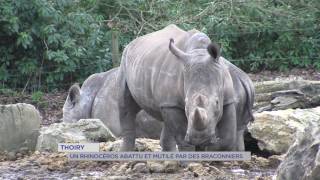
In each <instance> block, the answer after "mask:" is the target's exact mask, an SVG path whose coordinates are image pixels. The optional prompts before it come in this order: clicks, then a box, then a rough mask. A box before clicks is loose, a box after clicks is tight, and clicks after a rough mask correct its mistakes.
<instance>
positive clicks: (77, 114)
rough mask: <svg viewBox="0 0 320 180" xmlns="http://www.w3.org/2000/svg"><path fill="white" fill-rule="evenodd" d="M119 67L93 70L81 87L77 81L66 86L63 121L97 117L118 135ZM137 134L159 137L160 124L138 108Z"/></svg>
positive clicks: (119, 132)
mask: <svg viewBox="0 0 320 180" xmlns="http://www.w3.org/2000/svg"><path fill="white" fill-rule="evenodd" d="M117 73H118V68H114V69H112V70H109V71H107V72H103V73H96V74H93V75H91V76H90V77H88V78H87V79H86V80H85V81H84V83H83V85H82V87H81V88H80V87H79V85H78V84H75V85H72V86H71V87H70V89H69V92H68V96H67V99H66V101H65V104H64V106H63V121H64V122H76V121H78V120H80V119H86V118H97V119H100V120H101V121H102V122H103V123H104V124H105V125H106V126H107V127H108V128H109V129H110V131H111V132H112V133H113V135H114V136H116V137H119V136H120V134H121V129H120V122H119V113H118V108H117V104H116V98H115V95H116V91H117V89H118V88H117V87H116V86H115V85H116V84H115V82H116V76H117ZM136 123H137V136H138V137H144V138H151V139H159V137H160V132H161V129H162V124H161V122H160V121H157V120H154V119H153V118H152V117H150V116H149V115H147V114H146V113H145V112H143V111H141V112H140V113H139V114H138V115H137V118H136Z"/></svg>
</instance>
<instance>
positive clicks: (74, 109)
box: [62, 84, 88, 122]
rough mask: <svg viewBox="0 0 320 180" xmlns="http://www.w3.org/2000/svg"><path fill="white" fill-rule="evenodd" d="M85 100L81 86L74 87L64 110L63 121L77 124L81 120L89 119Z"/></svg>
mask: <svg viewBox="0 0 320 180" xmlns="http://www.w3.org/2000/svg"><path fill="white" fill-rule="evenodd" d="M83 99H84V97H82V96H81V89H80V87H79V85H78V84H74V85H72V86H71V87H70V89H69V93H68V96H67V99H66V101H65V103H64V105H63V109H62V111H63V117H62V120H63V121H64V122H76V121H78V120H80V119H84V118H88V113H87V110H86V109H85V108H86V107H85V104H84V103H83Z"/></svg>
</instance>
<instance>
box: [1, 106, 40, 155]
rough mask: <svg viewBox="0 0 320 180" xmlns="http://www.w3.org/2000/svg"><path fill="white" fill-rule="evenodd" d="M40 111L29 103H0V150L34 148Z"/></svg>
mask: <svg viewBox="0 0 320 180" xmlns="http://www.w3.org/2000/svg"><path fill="white" fill-rule="evenodd" d="M40 123H41V120H40V113H39V111H38V110H37V109H36V108H35V107H34V106H33V105H30V104H24V103H19V104H10V105H0V151H4V150H7V151H18V150H19V149H20V148H21V147H27V148H28V149H29V150H32V151H33V150H34V149H35V147H36V143H37V137H38V135H39V129H40Z"/></svg>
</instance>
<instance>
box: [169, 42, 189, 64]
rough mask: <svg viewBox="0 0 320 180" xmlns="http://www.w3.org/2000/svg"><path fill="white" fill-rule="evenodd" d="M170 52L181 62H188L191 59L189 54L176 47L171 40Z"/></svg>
mask: <svg viewBox="0 0 320 180" xmlns="http://www.w3.org/2000/svg"><path fill="white" fill-rule="evenodd" d="M169 50H170V51H171V52H172V54H174V55H175V56H176V57H177V58H179V59H181V60H185V61H187V60H188V59H189V56H190V55H189V54H188V53H185V52H183V51H182V50H180V49H179V48H178V47H177V46H176V45H174V40H173V39H172V38H171V39H170V43H169Z"/></svg>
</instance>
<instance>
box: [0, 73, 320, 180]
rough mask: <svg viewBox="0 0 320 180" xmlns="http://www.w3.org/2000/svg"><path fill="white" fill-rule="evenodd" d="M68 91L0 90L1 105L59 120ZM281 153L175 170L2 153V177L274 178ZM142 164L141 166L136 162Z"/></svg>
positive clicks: (45, 120) (261, 77)
mask: <svg viewBox="0 0 320 180" xmlns="http://www.w3.org/2000/svg"><path fill="white" fill-rule="evenodd" d="M249 75H250V77H251V79H252V80H253V81H266V80H274V79H283V78H290V79H300V78H302V79H308V80H319V81H320V72H317V71H315V70H312V69H310V70H300V69H293V70H290V71H288V72H282V73H281V72H271V71H263V72H260V73H259V74H249ZM66 95H67V90H63V91H60V92H51V93H46V94H44V95H43V96H41V98H40V100H35V99H34V98H32V96H31V95H29V94H23V95H21V94H20V93H19V92H18V93H3V92H2V93H0V104H13V103H29V104H33V105H34V106H36V107H37V109H39V111H40V113H41V116H42V126H47V125H49V124H51V123H55V122H59V121H60V119H61V117H62V111H61V109H62V107H63V104H64V100H65V99H66ZM280 159H281V158H279V157H278V156H271V157H268V158H263V157H257V156H256V155H253V156H252V159H251V161H244V162H202V163H201V164H200V165H199V164H196V165H195V167H200V168H194V167H193V166H190V167H184V166H183V167H181V166H175V167H174V170H170V171H163V172H161V171H160V172H157V171H155V170H153V169H152V168H151V169H150V168H149V166H148V164H149V162H148V163H147V162H78V161H68V159H67V157H66V156H65V154H63V153H49V152H41V153H40V152H34V153H31V152H25V153H24V154H22V153H18V154H12V153H6V152H2V153H0V179H194V178H197V179H223V180H224V179H275V170H276V167H277V166H278V164H279V163H280ZM137 164H139V165H137Z"/></svg>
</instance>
